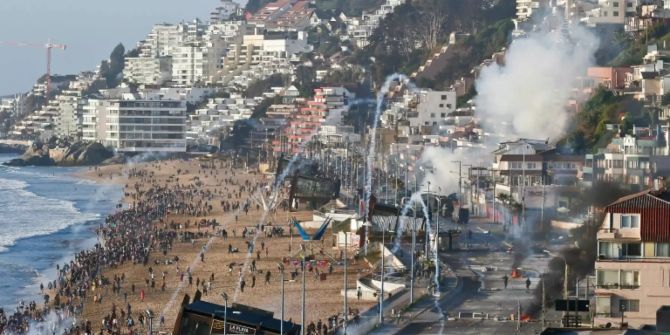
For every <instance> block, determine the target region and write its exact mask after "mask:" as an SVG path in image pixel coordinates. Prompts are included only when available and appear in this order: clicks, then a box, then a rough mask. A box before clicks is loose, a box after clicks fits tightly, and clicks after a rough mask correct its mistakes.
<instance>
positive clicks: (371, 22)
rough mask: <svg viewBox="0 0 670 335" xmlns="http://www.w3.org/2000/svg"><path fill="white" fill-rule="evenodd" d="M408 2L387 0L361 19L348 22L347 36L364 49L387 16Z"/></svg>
mask: <svg viewBox="0 0 670 335" xmlns="http://www.w3.org/2000/svg"><path fill="white" fill-rule="evenodd" d="M405 2H406V0H386V2H384V3H383V4H382V5H381V6H380V7H379V8H377V9H375V10H373V11H364V12H363V15H361V17H360V18H351V19H348V20H347V34H348V35H349V37H350V38H351V39H352V40H353V41H354V43H355V44H356V46H357V47H359V48H364V47H365V46H367V45H368V44H369V43H370V42H369V38H370V36H372V33H373V32H374V31H375V29H377V26H379V22H380V21H381V20H382V19H383V18H385V17H386V15H388V14H390V13H393V11H394V10H395V8H396V7H397V6H400V5H402V4H404V3H405Z"/></svg>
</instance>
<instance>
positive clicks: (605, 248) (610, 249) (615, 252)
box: [598, 242, 621, 259]
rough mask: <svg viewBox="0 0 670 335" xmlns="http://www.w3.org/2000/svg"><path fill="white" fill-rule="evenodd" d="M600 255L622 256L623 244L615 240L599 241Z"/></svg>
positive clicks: (615, 257) (607, 256)
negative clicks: (614, 241)
mask: <svg viewBox="0 0 670 335" xmlns="http://www.w3.org/2000/svg"><path fill="white" fill-rule="evenodd" d="M598 256H600V257H601V258H605V259H609V258H614V259H617V258H619V257H621V245H620V244H619V243H613V242H598Z"/></svg>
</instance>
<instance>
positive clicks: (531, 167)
mask: <svg viewBox="0 0 670 335" xmlns="http://www.w3.org/2000/svg"><path fill="white" fill-rule="evenodd" d="M534 168H535V163H526V169H534Z"/></svg>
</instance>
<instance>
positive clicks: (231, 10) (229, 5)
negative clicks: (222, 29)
mask: <svg viewBox="0 0 670 335" xmlns="http://www.w3.org/2000/svg"><path fill="white" fill-rule="evenodd" d="M241 14H242V12H241V9H240V5H239V4H237V3H236V2H235V1H233V0H221V3H220V4H219V6H217V7H216V8H215V9H214V10H213V11H212V13H211V14H210V21H209V22H210V24H216V23H223V22H225V21H228V20H230V19H231V18H232V17H233V16H235V15H241Z"/></svg>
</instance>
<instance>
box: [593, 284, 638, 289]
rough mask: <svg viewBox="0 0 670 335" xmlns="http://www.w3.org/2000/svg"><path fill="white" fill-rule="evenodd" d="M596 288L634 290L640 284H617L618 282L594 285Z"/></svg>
mask: <svg viewBox="0 0 670 335" xmlns="http://www.w3.org/2000/svg"><path fill="white" fill-rule="evenodd" d="M596 288H598V289H603V290H636V289H639V288H640V285H639V284H621V285H619V284H618V283H613V284H598V285H596Z"/></svg>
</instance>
